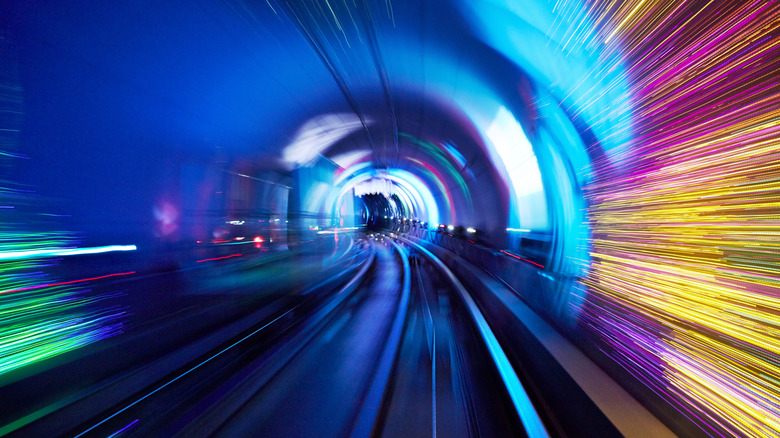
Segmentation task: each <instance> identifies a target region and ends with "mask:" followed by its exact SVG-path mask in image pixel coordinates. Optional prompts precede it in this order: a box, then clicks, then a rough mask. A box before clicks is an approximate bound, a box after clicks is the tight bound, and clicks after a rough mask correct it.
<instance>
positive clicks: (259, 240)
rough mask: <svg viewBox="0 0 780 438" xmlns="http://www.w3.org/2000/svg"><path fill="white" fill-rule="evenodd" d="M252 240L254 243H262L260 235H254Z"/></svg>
mask: <svg viewBox="0 0 780 438" xmlns="http://www.w3.org/2000/svg"><path fill="white" fill-rule="evenodd" d="M254 242H255V243H263V238H262V237H260V236H257V237H255V239H254Z"/></svg>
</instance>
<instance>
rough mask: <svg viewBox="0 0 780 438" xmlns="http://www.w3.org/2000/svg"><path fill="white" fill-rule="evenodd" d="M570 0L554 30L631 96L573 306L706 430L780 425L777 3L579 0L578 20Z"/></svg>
mask: <svg viewBox="0 0 780 438" xmlns="http://www.w3.org/2000/svg"><path fill="white" fill-rule="evenodd" d="M576 4H579V2H573V1H563V2H558V4H557V6H556V7H557V8H559V11H561V12H560V13H559V19H560V20H559V22H558V23H556V26H558V27H556V29H561V30H560V31H559V32H563V33H564V34H565V35H567V36H568V37H569V39H573V40H574V41H577V42H579V44H581V45H584V46H589V47H593V46H595V45H598V44H601V45H603V47H604V55H603V56H604V57H605V58H604V59H613V58H615V57H617V58H618V60H617V61H614V62H612V63H609V62H605V65H604V66H603V67H602V68H605V69H606V68H611V67H610V65H615V63H616V62H619V63H622V64H624V65H625V66H626V71H627V72H628V74H627V76H628V78H629V80H630V83H631V92H632V94H633V96H634V100H633V102H631V107H632V111H633V130H634V133H633V140H628V141H625V142H624V145H623V147H620V148H617V149H616V152H615V153H613V154H610V156H609V157H604V158H602V159H600V160H597V161H596V162H595V163H594V170H595V181H594V182H593V184H591V185H590V186H589V187H588V188H587V191H586V197H587V199H588V201H589V204H590V207H589V225H590V227H591V230H592V233H593V239H592V242H591V246H592V247H591V254H590V255H591V258H592V263H591V265H590V269H589V273H588V275H587V277H586V278H585V279H584V280H583V284H584V286H585V289H584V294H585V297H586V298H585V303H584V304H583V308H582V309H581V310H582V311H583V313H582V314H581V315H582V318H583V320H584V322H585V323H586V324H587V325H588V326H589V327H590V329H591V330H592V331H593V333H594V334H595V335H596V336H595V337H594V340H595V341H596V342H598V343H600V344H601V346H602V348H603V350H604V351H605V352H607V354H609V355H610V356H611V357H612V358H613V359H614V360H615V361H617V362H618V363H619V364H621V365H622V366H623V367H624V368H625V369H626V370H628V371H629V372H630V373H632V374H633V375H634V376H636V377H637V378H639V379H640V380H642V381H644V382H645V383H646V384H647V385H648V387H650V388H651V389H652V390H653V391H655V392H656V393H657V394H658V395H659V396H660V397H662V398H663V399H665V400H666V401H667V402H668V403H669V404H670V405H672V406H674V407H675V408H676V409H677V410H678V411H679V412H681V413H683V414H684V415H686V416H687V417H688V418H689V419H690V420H691V421H692V422H694V423H695V424H697V425H698V426H699V427H701V428H702V430H704V431H705V432H706V433H707V434H710V435H713V436H721V435H731V436H755V437H758V436H780V420H778V418H780V280H778V278H780V239H778V236H779V235H780V230H779V226H780V202H778V199H780V81H778V71H780V53H778V49H780V39H779V38H778V35H779V33H780V7H779V6H778V3H777V2H765V1H743V2H735V1H723V2H715V1H709V2H706V3H705V2H679V3H670V2H664V1H660V0H659V1H645V0H632V1H624V2H617V1H607V2H586V3H585V6H586V9H587V10H588V14H587V15H588V17H589V19H591V20H592V21H593V23H594V25H593V26H591V27H588V26H580V27H578V26H575V24H577V22H578V21H577V20H571V19H570V18H572V16H571V14H574V13H575V12H574V11H575V9H577V8H576V7H575V5H576ZM566 11H568V12H566ZM584 46H583V47H584ZM610 57H612V58H610ZM592 74H594V75H598V74H599V70H594V71H593V72H592ZM598 93H599V91H597V90H595V89H593V90H591V92H590V93H585V94H582V95H581V98H579V99H578V100H577V101H576V102H574V103H573V104H572V105H571V106H570V108H572V109H577V108H579V110H581V109H582V107H587V106H588V105H589V103H588V102H590V101H595V100H596V99H597V97H598V96H597V94H598ZM588 99H591V100H588ZM603 116H604V117H606V116H607V114H603ZM624 126H625V125H624ZM615 134H616V135H619V136H620V138H628V137H627V136H626V135H625V134H626V133H625V132H619V133H618V132H616V133H615Z"/></svg>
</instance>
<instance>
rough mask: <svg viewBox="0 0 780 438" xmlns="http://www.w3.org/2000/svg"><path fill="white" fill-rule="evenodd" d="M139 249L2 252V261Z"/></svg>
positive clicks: (110, 248) (52, 249)
mask: <svg viewBox="0 0 780 438" xmlns="http://www.w3.org/2000/svg"><path fill="white" fill-rule="evenodd" d="M136 249H138V248H137V247H136V246H135V245H109V246H96V247H92V248H70V249H62V248H59V249H57V248H50V249H34V250H30V251H4V252H0V260H17V259H27V258H33V257H62V256H72V255H83V254H101V253H104V252H115V251H135V250H136Z"/></svg>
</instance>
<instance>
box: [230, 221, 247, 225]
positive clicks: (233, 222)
mask: <svg viewBox="0 0 780 438" xmlns="http://www.w3.org/2000/svg"><path fill="white" fill-rule="evenodd" d="M227 223H229V224H230V225H244V221H227Z"/></svg>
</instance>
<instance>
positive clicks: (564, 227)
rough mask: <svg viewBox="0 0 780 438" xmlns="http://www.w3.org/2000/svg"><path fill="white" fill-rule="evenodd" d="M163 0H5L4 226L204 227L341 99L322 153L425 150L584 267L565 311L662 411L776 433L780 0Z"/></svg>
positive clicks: (573, 274) (527, 235)
mask: <svg viewBox="0 0 780 438" xmlns="http://www.w3.org/2000/svg"><path fill="white" fill-rule="evenodd" d="M141 3H142V2H129V3H127V4H126V5H124V6H123V7H122V8H118V7H117V8H115V7H109V6H107V5H99V4H96V2H90V1H82V2H76V3H73V4H70V5H59V6H56V7H51V8H46V7H43V6H40V5H30V4H25V3H24V2H7V3H6V4H4V6H3V8H4V9H3V15H4V16H6V17H9V20H8V21H7V24H5V25H4V28H3V32H4V34H3V36H4V38H6V39H7V40H6V42H8V44H10V45H11V46H13V51H14V53H17V55H15V56H13V57H11V56H10V55H6V56H7V57H6V58H5V59H9V60H13V63H14V65H18V66H19V69H18V80H17V79H16V78H11V79H8V81H9V82H8V83H13V84H14V87H17V85H18V88H15V89H21V90H22V92H21V93H20V94H21V95H20V96H18V97H13V96H12V97H9V98H8V100H9V102H10V101H11V100H14V99H16V101H17V102H16V103H19V102H18V100H23V102H24V110H23V112H24V122H23V123H22V124H21V126H15V125H14V126H12V127H11V128H9V129H18V130H20V131H21V133H20V136H19V138H15V139H11V140H9V142H11V143H14V144H18V146H14V147H16V149H18V151H10V152H11V153H10V155H9V154H6V155H4V157H5V159H8V160H11V162H12V163H13V164H12V167H11V168H12V169H13V172H14V173H15V175H16V176H15V178H14V179H15V180H16V181H17V182H19V183H22V184H21V185H20V186H19V187H21V188H18V187H17V188H15V189H14V190H12V191H7V192H6V195H5V196H6V199H8V200H9V201H8V202H7V203H8V204H9V205H11V204H13V205H15V206H17V208H16V209H15V210H14V211H10V210H11V209H4V211H3V214H6V215H8V214H11V215H14V214H16V215H17V216H14V217H11V218H10V219H9V220H8V221H6V223H20V221H22V222H24V223H26V225H27V226H29V227H33V228H34V229H35V231H36V232H38V234H40V235H44V233H43V231H42V230H43V229H44V228H57V229H67V230H71V234H72V235H74V236H77V238H75V239H71V240H68V239H65V240H68V244H74V243H73V242H79V241H80V242H81V243H82V244H108V243H135V244H138V246H139V248H154V249H155V250H159V249H160V248H165V247H166V245H168V243H166V242H174V243H179V242H184V241H186V240H187V239H190V238H192V237H194V236H193V235H190V234H189V232H175V231H172V230H173V229H177V228H178V227H180V226H181V223H180V222H176V221H182V220H185V219H183V216H186V215H187V213H188V212H189V210H188V209H186V208H184V209H183V208H182V205H186V204H188V203H189V204H192V205H198V209H199V210H198V211H203V212H204V214H207V215H211V216H213V217H222V216H225V215H228V214H229V213H230V211H231V210H233V207H230V203H229V202H227V201H224V200H223V198H221V197H220V196H219V195H220V193H219V192H221V191H224V190H231V189H228V187H230V186H231V185H230V183H229V182H228V180H227V179H226V178H227V177H226V176H225V175H229V174H231V172H232V173H241V174H245V173H244V172H247V173H249V174H250V175H249V177H252V178H259V179H260V180H264V181H266V182H268V181H270V183H272V184H275V185H277V186H278V187H279V190H281V192H280V193H282V192H284V191H285V190H287V189H285V187H292V186H293V185H294V183H293V180H294V179H293V177H292V176H291V173H292V172H293V171H294V170H293V169H294V168H296V167H299V166H302V165H306V164H307V163H304V162H301V161H296V160H295V159H292V158H289V157H288V158H287V159H285V156H284V154H283V152H282V151H284V150H285V148H286V147H289V146H290V145H291V144H294V143H295V141H294V139H295V133H296V131H298V130H300V129H301V127H303V126H306V122H307V121H312V120H316V121H318V123H319V124H318V125H317V126H320V127H322V123H321V121H322V119H321V117H323V115H329V114H355V116H354V117H350V118H345V119H343V120H341V121H340V122H338V121H337V122H335V125H334V126H333V127H336V126H337V125H339V124H340V126H341V128H342V129H343V132H341V134H343V135H341V134H339V133H338V132H333V131H332V130H324V131H322V132H323V133H324V135H323V136H322V138H320V140H322V141H323V142H325V143H327V144H325V143H322V145H324V146H323V149H322V150H318V151H317V154H315V155H314V158H315V159H318V157H319V155H323V156H325V157H327V158H332V157H333V156H334V155H335V153H336V152H345V151H349V150H358V149H360V150H367V151H370V153H369V155H368V158H367V160H366V161H365V162H371V163H372V164H371V165H369V166H367V167H364V168H362V169H364V170H366V172H367V173H365V172H364V173H360V172H355V173H354V176H355V178H362V177H366V176H367V175H371V174H373V172H375V170H374V169H378V170H377V171H386V169H387V171H397V172H410V173H412V174H414V175H415V178H418V179H419V180H420V181H423V183H424V184H425V185H426V186H427V187H428V189H429V191H430V197H431V198H432V199H433V200H432V201H431V200H428V201H423V200H420V201H419V202H418V203H423V204H424V203H428V204H430V205H433V204H435V206H436V210H437V212H438V214H439V215H440V216H439V217H440V220H441V221H442V222H447V223H449V222H453V223H454V225H462V226H476V227H478V228H480V229H484V230H485V231H486V233H487V240H488V241H489V242H490V243H491V244H492V245H494V246H496V247H498V248H506V249H511V250H515V251H524V248H525V246H524V245H525V244H526V243H527V242H543V243H544V245H543V246H542V248H544V251H543V253H542V254H541V256H540V257H542V258H543V259H544V260H543V261H544V263H543V264H544V265H545V266H546V273H548V274H550V278H551V280H550V281H554V280H553V279H555V278H569V279H574V280H576V283H575V286H574V287H573V288H571V289H569V290H564V291H561V292H559V293H562V294H568V295H569V297H568V299H565V300H563V301H565V302H569V303H571V306H570V308H569V309H568V312H567V313H566V315H563V316H558V317H559V318H560V320H559V321H558V323H559V326H560V327H572V326H574V327H576V328H578V329H582V331H581V333H585V336H584V337H585V338H586V341H587V342H590V343H592V345H594V346H595V348H596V349H598V350H600V351H602V352H603V354H605V355H606V356H608V357H609V358H610V359H611V360H612V361H613V362H614V364H617V366H618V367H620V368H622V369H624V370H626V371H627V372H628V373H629V374H630V375H632V376H633V377H634V378H635V379H636V380H637V381H638V382H642V384H643V385H645V386H646V387H647V388H649V390H650V391H651V392H654V393H655V394H656V396H657V397H658V398H659V399H660V400H662V402H663V403H661V404H658V405H657V406H660V407H657V409H660V410H661V411H667V412H669V417H675V416H679V415H682V416H684V417H686V418H687V419H688V421H689V422H690V423H692V424H695V425H696V426H698V427H699V428H700V429H701V430H703V431H704V432H705V433H708V434H712V435H717V434H736V435H760V434H762V433H764V434H770V435H771V434H773V433H775V434H776V433H778V431H779V430H780V424H778V423H777V422H776V417H777V411H778V409H780V403H779V402H778V400H779V399H780V388H779V387H778V385H777V383H776V382H777V381H778V379H780V363H779V362H778V360H777V355H778V352H780V346H779V345H778V341H777V336H776V334H777V331H778V328H779V327H778V326H780V321H778V318H777V313H778V309H780V301H778V300H780V290H779V289H778V282H777V278H778V268H777V266H778V264H777V254H778V250H780V248H778V244H777V239H776V238H775V237H776V232H777V217H778V215H780V213H778V209H777V199H778V195H780V193H778V191H779V190H778V184H777V180H778V178H777V175H778V172H780V167H778V163H780V156H778V150H779V149H778V147H777V144H778V141H780V140H779V139H780V128H779V127H778V123H777V120H778V117H780V109H778V95H779V94H780V90H779V89H778V84H777V82H776V80H775V79H774V78H775V77H776V73H777V71H778V67H780V64H779V63H778V55H777V52H776V50H777V47H778V45H777V35H778V23H779V22H780V19H779V17H778V6H777V5H776V4H774V3H766V2H709V3H704V2H691V3H685V4H680V5H674V7H672V6H670V5H668V4H667V3H666V2H661V1H641V0H632V1H626V2H599V3H596V2H579V1H571V2H557V3H554V4H552V3H548V2H541V1H539V2H522V3H521V2H513V1H498V0H496V1H486V2H468V1H463V2H456V6H457V7H456V8H454V9H453V8H449V7H444V6H443V3H439V2H422V3H419V2H413V4H412V3H408V4H407V3H393V9H392V11H391V10H389V9H387V8H386V6H385V5H384V4H382V5H380V4H370V5H368V6H360V7H358V8H357V9H355V11H352V12H356V15H355V16H356V17H369V18H371V19H372V21H370V25H369V24H368V23H369V22H368V21H365V20H361V19H357V21H355V22H353V23H352V24H350V26H351V27H350V26H346V25H345V26H344V27H339V26H335V25H334V24H333V23H334V21H333V20H334V18H336V17H337V16H341V15H342V14H346V13H347V12H348V11H347V9H348V7H345V6H341V5H337V6H336V9H335V10H334V11H333V15H332V16H329V15H327V14H322V15H306V16H303V15H302V11H303V10H304V6H305V5H306V2H294V3H295V4H294V5H289V4H288V6H286V7H282V6H283V5H280V4H277V3H275V2H272V3H273V4H274V5H276V6H277V8H266V7H265V6H262V5H261V6H258V7H257V9H256V10H252V11H244V12H240V11H241V9H235V8H230V7H229V6H230V4H229V3H230V2H228V4H217V3H213V4H212V3H209V2H204V3H203V4H202V5H201V6H200V8H199V9H198V8H193V7H192V6H191V5H189V4H188V3H187V2H171V3H170V4H166V5H163V6H161V7H159V8H152V10H148V9H147V8H145V7H144V5H142V4H141ZM269 4H270V3H269ZM87 10H88V11H90V14H88V15H89V16H87V14H85V13H83V12H80V11H87ZM237 10H238V11H239V12H237ZM357 13H359V14H357ZM344 17H346V15H344ZM295 18H300V19H301V20H299V21H296V20H295ZM296 22H297V23H298V24H296ZM344 23H348V22H347V21H346V20H344ZM329 26H334V27H332V29H339V31H338V32H331V31H330V30H328V29H331V28H330V27H329ZM372 26H373V27H372ZM150 29H151V30H150ZM369 29H371V33H370V34H369V33H367V32H368V30H369ZM306 31H310V32H309V33H308V34H307V32H306ZM365 35H373V36H372V37H370V38H366V39H365V40H364V39H362V38H363V37H364V36H365ZM312 49H313V50H312ZM10 63H11V61H9V64H8V65H10ZM415 101H429V102H436V104H435V105H433V104H421V103H420V104H418V103H415ZM441 107H445V109H446V111H445V110H443V109H442V108H441ZM437 108H439V109H437ZM501 114H504V116H500V115H501ZM358 115H359V117H358ZM497 117H504V118H507V120H513V121H514V123H515V124H517V125H518V126H519V127H520V129H521V131H522V133H523V135H524V136H525V137H526V138H527V140H528V142H529V144H530V146H531V148H532V152H533V157H534V160H536V162H537V163H538V170H539V178H540V180H541V185H542V188H543V191H542V192H539V191H535V192H533V194H534V196H538V197H537V198H530V197H525V198H524V197H523V196H524V195H528V194H524V193H522V190H520V189H519V187H520V186H516V185H514V182H513V181H512V176H511V174H512V171H513V169H507V168H506V166H505V164H506V162H507V161H506V159H505V158H504V157H502V156H501V153H499V151H498V150H499V149H500V145H497V144H496V143H497V142H500V140H497V139H496V136H495V135H493V136H491V132H490V131H491V126H493V123H494V122H495V120H496V119H497ZM9 126H10V125H9ZM507 129H508V128H503V131H505V132H509V134H508V135H509V136H510V137H512V139H511V140H510V141H517V137H518V134H516V133H515V132H516V131H514V128H512V129H509V130H507ZM404 133H406V134H407V136H404ZM491 137H492V138H491ZM11 143H9V144H11ZM12 146H13V145H12ZM304 146H305V147H304V150H308V149H307V148H311V147H312V144H311V143H304ZM429 146H430V150H429V151H427V152H426V148H427V147H429ZM448 147H449V148H451V150H452V151H456V152H458V153H459V154H461V155H462V156H463V157H465V159H464V162H465V165H462V164H460V163H459V160H458V159H457V157H456V155H457V154H449V155H448V153H447V150H448V149H447V148H448ZM6 149H9V150H10V148H6ZM437 157H438V158H441V159H442V160H443V161H442V160H439V159H437ZM526 158H528V157H526ZM247 163H249V164H247ZM394 168H395V169H396V170H393V169H394ZM239 169H241V170H240V171H239ZM452 169H454V173H453V174H452V175H450V176H448V172H451V171H452ZM337 172H338V170H337ZM234 176H235V175H234ZM241 178H244V177H241ZM244 179H245V180H247V181H246V182H247V184H250V186H251V187H255V188H257V187H260V186H261V185H263V184H266V183H262V182H260V181H258V180H252V179H251V178H244ZM461 179H462V182H459V181H460V180H461ZM249 181H254V182H251V183H250V182H249ZM355 181H357V180H355ZM343 183H344V184H345V185H344V186H342V187H346V185H347V184H349V182H348V181H347V178H346V177H345V178H344V181H343ZM25 187H34V188H35V190H36V192H35V194H31V193H30V192H29V189H27V188H25ZM251 187H250V189H248V190H249V191H248V193H254V190H255V189H253V188H251ZM336 187H338V186H336ZM220 189H222V190H220ZM333 190H336V189H331V193H330V195H331V196H332V194H333V193H337V196H336V197H335V198H336V199H338V198H339V197H340V195H341V194H339V193H338V192H334V191H333ZM257 191H260V189H257ZM347 191H348V190H347ZM488 191H489V192H490V193H488V194H487V195H485V193H486V192H488ZM201 192H203V196H196V197H194V198H193V196H192V194H193V193H201ZM7 193H13V194H12V195H7ZM248 196H249V195H248ZM345 196H346V195H345ZM409 196H410V198H411V197H414V195H413V194H410V195H409ZM427 196H428V195H426V196H425V197H427ZM529 196H530V195H529ZM276 198H278V196H276ZM422 198H423V197H422V196H421V199H422ZM187 199H190V200H191V199H196V201H187ZM529 199H537V200H536V201H533V200H531V201H529ZM20 200H21V201H20ZM4 202H5V201H4ZM269 202H270V201H269ZM469 202H471V204H469ZM281 204H283V202H282V203H281ZM281 204H280V203H276V204H275V205H277V206H276V207H273V208H275V209H277V210H279V209H285V208H286V207H285V206H283V205H281ZM491 204H495V206H496V210H491V211H490V213H491V214H489V215H486V214H485V212H486V211H488V209H489V207H490V205H491ZM312 205H313V204H312ZM241 208H243V207H241ZM312 208H315V207H312ZM333 208H338V206H335V207H333ZM415 208H416V209H417V210H418V211H423V210H425V209H423V208H421V207H420V206H419V205H418V206H416V207H415ZM429 208H430V207H429ZM534 208H537V209H538V210H539V211H537V212H534V211H533V209H534ZM6 210H8V211H6ZM25 210H27V211H36V210H41V211H45V212H46V214H51V215H54V216H47V218H48V219H46V221H48V222H46V223H45V224H44V222H40V221H32V220H29V219H24V220H21V219H19V218H20V217H22V216H20V215H22V214H26V213H23V211H25ZM331 211H332V210H331V207H328V206H327V205H326V206H325V207H323V209H322V211H320V212H317V213H318V214H319V213H323V212H325V214H331ZM57 215H59V216H57ZM542 215H543V216H544V218H545V220H544V221H542V220H541V219H540V217H541V216H542ZM25 217H30V216H25ZM53 218H56V219H53ZM524 218H525V219H524ZM186 220H190V219H189V218H187V219H186ZM479 221H482V222H481V223H480V222H479ZM325 222H327V220H325ZM201 225H203V224H202V223H195V224H192V229H193V230H195V229H200V228H204V227H202V226H201ZM526 225H528V228H526ZM199 227H200V228H199ZM185 228H187V227H185ZM507 228H510V229H512V230H518V231H507V230H506V229H507ZM204 229H205V228H204ZM193 233H197V232H195V231H193ZM49 242H50V244H52V245H65V244H66V242H65V241H59V240H57V239H51V240H49ZM20 269H21V268H20ZM545 278H546V277H545ZM538 310H540V311H542V312H544V310H545V309H538ZM638 392H641V391H638ZM676 412H679V414H677V413H676Z"/></svg>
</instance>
